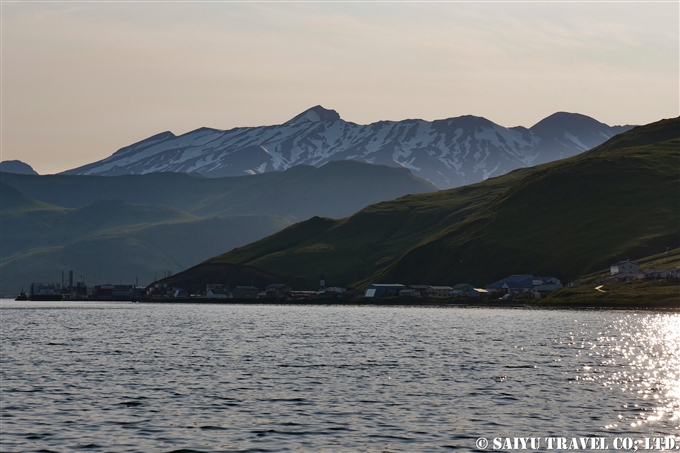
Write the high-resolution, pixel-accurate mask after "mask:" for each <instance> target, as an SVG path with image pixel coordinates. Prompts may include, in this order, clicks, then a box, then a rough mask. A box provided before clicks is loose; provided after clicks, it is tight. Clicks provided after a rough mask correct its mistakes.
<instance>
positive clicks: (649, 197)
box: [382, 139, 680, 285]
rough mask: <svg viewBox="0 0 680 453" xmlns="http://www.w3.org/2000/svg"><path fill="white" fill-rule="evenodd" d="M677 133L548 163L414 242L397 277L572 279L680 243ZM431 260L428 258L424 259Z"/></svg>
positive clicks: (393, 274) (393, 271)
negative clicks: (661, 140) (643, 143)
mask: <svg viewBox="0 0 680 453" xmlns="http://www.w3.org/2000/svg"><path fill="white" fill-rule="evenodd" d="M679 158H680V140H678V139H676V140H672V141H668V142H664V143H662V144H656V145H647V146H642V147H636V148H624V149H614V150H606V151H604V152H600V153H594V154H590V155H589V156H584V157H583V158H578V159H569V160H566V161H563V162H561V163H560V164H559V165H551V166H548V167H547V168H545V169H542V170H541V171H539V172H536V173H535V174H533V175H530V176H528V177H527V178H525V179H524V180H522V181H521V182H520V183H519V184H517V185H516V186H515V187H513V188H512V189H511V190H509V191H508V192H507V193H505V194H504V195H503V196H501V197H499V198H498V199H497V200H495V201H494V202H493V203H490V204H489V205H488V206H486V207H485V208H483V209H481V210H480V211H479V212H477V213H476V214H475V215H474V216H472V217H471V218H469V219H468V220H467V221H466V222H463V223H461V224H459V225H454V226H452V227H450V228H448V229H446V230H444V231H443V232H442V233H440V234H439V235H437V236H436V237H433V238H432V239H431V240H429V241H427V242H426V243H424V244H421V245H420V246H419V247H416V248H414V249H412V250H411V251H409V253H407V254H406V256H404V257H403V258H402V259H401V260H400V261H399V262H398V263H396V264H395V265H394V266H393V267H392V268H390V269H389V270H388V271H387V272H385V274H384V276H382V278H383V279H386V280H397V281H412V280H413V279H415V280H419V281H437V280H438V279H442V278H445V277H446V276H448V279H449V281H451V280H455V281H470V282H471V283H474V284H477V285H484V284H487V283H490V282H492V281H494V280H497V279H500V278H502V277H504V276H507V275H510V274H515V273H532V274H535V275H555V276H558V277H560V278H562V279H566V280H568V279H573V278H576V277H578V276H579V275H582V274H584V273H588V272H593V271H595V270H596V269H599V268H602V267H605V266H607V265H608V264H609V263H610V262H614V261H618V260H620V259H626V258H632V259H635V258H639V257H641V256H646V255H649V254H651V253H654V252H659V251H661V250H665V246H666V245H669V246H673V247H676V246H678V245H680V244H678V243H679V242H680V199H678V197H677V194H678V193H680V167H679V166H678V163H679ZM428 262H430V263H433V264H430V265H427V266H425V265H424V264H425V263H428Z"/></svg>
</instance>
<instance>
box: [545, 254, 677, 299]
mask: <svg viewBox="0 0 680 453" xmlns="http://www.w3.org/2000/svg"><path fill="white" fill-rule="evenodd" d="M636 262H637V263H638V264H639V265H640V268H641V269H651V268H669V267H676V266H680V248H677V249H675V250H669V252H668V253H666V252H664V253H658V254H655V255H652V256H647V257H644V258H642V259H639V260H636ZM609 275H610V273H609V269H601V270H599V271H598V272H594V273H592V274H589V275H585V276H583V277H581V278H580V285H579V286H577V287H573V288H562V289H561V290H558V291H555V292H554V293H552V294H550V296H548V297H547V298H545V299H542V300H541V301H540V304H541V305H547V306H550V305H560V306H593V305H598V306H607V305H611V306H631V307H644V306H657V307H664V306H673V307H677V306H678V305H680V284H679V283H678V281H677V280H676V281H673V280H642V281H632V282H626V283H623V282H622V283H614V284H610V285H605V286H603V287H601V288H600V289H602V290H603V291H604V292H601V291H598V290H596V289H595V288H596V287H599V286H600V280H601V279H603V278H605V277H608V276H609Z"/></svg>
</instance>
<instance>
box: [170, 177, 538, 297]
mask: <svg viewBox="0 0 680 453" xmlns="http://www.w3.org/2000/svg"><path fill="white" fill-rule="evenodd" d="M534 171H535V169H520V170H516V171H514V172H512V173H510V174H508V175H506V176H505V177H504V178H502V179H501V178H493V179H489V180H487V181H484V182H482V183H479V184H474V185H471V186H467V187H461V188H457V189H452V190H447V191H440V192H436V193H432V194H420V195H407V196H404V197H401V198H398V199H396V200H393V201H387V202H382V203H377V204H375V205H371V206H369V207H367V208H365V209H363V210H361V211H360V212H358V213H357V214H355V215H353V216H352V217H349V218H346V219H341V220H331V219H323V218H318V217H316V218H313V219H310V220H308V221H306V222H301V223H299V224H296V225H293V226H291V227H288V228H287V229H285V230H283V231H281V232H279V233H277V234H275V235H272V236H270V237H268V238H265V239H262V240H261V241H258V242H255V243H252V244H249V245H247V246H245V247H240V248H238V249H236V250H233V251H231V252H228V253H226V254H223V255H219V256H216V257H215V258H212V259H211V260H209V261H208V262H206V263H204V264H201V265H198V266H195V267H193V268H191V269H187V271H185V272H183V273H181V274H178V275H175V276H173V278H171V279H168V280H167V282H168V283H172V284H176V285H178V286H183V287H184V286H185V287H189V288H193V287H196V288H199V287H201V286H203V285H205V283H215V282H214V281H211V282H208V280H207V279H208V278H211V279H215V278H216V277H217V274H216V270H215V269H216V268H217V267H218V266H220V265H222V266H224V273H223V276H222V278H223V281H224V282H225V283H230V284H232V285H234V284H245V283H248V284H249V281H250V279H251V274H250V273H247V272H246V273H234V272H232V267H233V266H236V267H242V266H251V267H254V268H257V269H259V270H261V271H264V272H266V273H268V274H273V275H276V276H277V277H276V278H274V280H276V279H280V280H283V281H285V282H288V283H289V284H293V285H295V286H296V287H299V288H310V289H312V288H314V287H315V286H316V285H318V281H319V277H320V275H321V272H322V271H323V272H324V275H325V277H326V280H327V281H328V282H329V283H346V282H355V281H358V280H360V279H362V278H365V277H366V276H368V275H371V274H373V273H375V272H378V271H380V270H382V269H384V268H385V267H387V266H389V265H390V264H392V263H393V262H395V261H396V260H397V259H398V258H399V257H400V256H401V255H402V254H403V253H404V251H406V250H408V249H409V248H411V247H413V246H414V245H416V244H418V243H419V242H420V241H422V240H424V239H425V238H427V237H428V236H430V235H432V234H435V233H436V232H437V231H440V230H441V229H442V228H444V227H445V226H446V225H450V224H452V223H456V222H459V221H461V219H464V218H465V217H466V216H468V215H470V214H471V213H473V212H475V211H476V210H477V209H479V208H480V207H481V206H484V205H485V204H486V203H488V202H489V201H490V200H493V199H494V198H495V197H497V196H499V195H500V194H501V193H503V192H504V191H506V190H508V189H509V188H510V187H511V186H512V184H513V183H516V182H517V181H519V180H521V179H522V178H523V177H524V176H526V175H528V174H530V173H532V172H534ZM206 272H207V274H206ZM239 278H242V279H243V280H238V279H239ZM230 279H231V280H230ZM256 280H257V278H256ZM258 281H262V283H271V281H267V280H266V279H260V280H258Z"/></svg>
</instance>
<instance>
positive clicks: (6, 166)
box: [0, 160, 38, 175]
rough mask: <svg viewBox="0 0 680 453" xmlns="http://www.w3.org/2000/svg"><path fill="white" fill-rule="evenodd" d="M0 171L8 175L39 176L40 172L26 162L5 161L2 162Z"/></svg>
mask: <svg viewBox="0 0 680 453" xmlns="http://www.w3.org/2000/svg"><path fill="white" fill-rule="evenodd" d="M0 171H4V172H7V173H19V174H22V175H37V174H38V172H36V171H35V170H33V167H31V166H30V165H28V164H27V163H26V162H22V161H20V160H3V161H2V162H0Z"/></svg>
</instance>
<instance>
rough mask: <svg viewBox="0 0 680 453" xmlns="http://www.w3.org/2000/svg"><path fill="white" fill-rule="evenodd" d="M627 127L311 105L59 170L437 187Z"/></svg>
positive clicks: (566, 150) (560, 154) (558, 153)
mask: <svg viewBox="0 0 680 453" xmlns="http://www.w3.org/2000/svg"><path fill="white" fill-rule="evenodd" d="M631 127H632V126H608V125H606V124H603V123H600V122H599V121H596V120H594V119H593V118H590V117H588V116H584V115H579V114H576V113H565V112H559V113H555V114H553V115H551V116H549V117H547V118H545V119H543V120H542V121H540V122H538V123H537V124H535V125H534V126H532V127H530V128H528V129H527V128H525V127H521V126H517V127H511V128H506V127H503V126H499V125H498V124H495V123H493V122H491V121H489V120H487V119H485V118H481V117H476V116H470V115H467V116H461V117H457V118H448V119H443V120H437V121H424V120H418V119H408V120H403V121H380V122H377V123H373V124H368V125H358V124H355V123H350V122H347V121H344V120H342V119H341V118H340V115H338V113H337V112H336V111H335V110H327V109H324V108H323V107H321V106H316V107H313V108H311V109H309V110H307V111H305V112H302V113H301V114H299V115H297V116H296V117H294V118H292V119H291V120H289V121H287V122H285V123H283V124H281V125H275V126H261V127H240V128H236V129H231V130H226V131H224V130H217V129H210V128H200V129H197V130H195V131H192V132H188V133H186V134H183V135H180V136H176V135H174V134H173V133H172V132H163V133H160V134H157V135H154V136H152V137H149V138H147V139H146V140H142V141H141V142H138V143H135V144H132V145H130V146H127V147H125V148H122V149H120V150H118V151H117V152H116V153H114V154H113V155H111V156H110V157H107V158H106V159H103V160H101V161H98V162H94V163H91V164H88V165H85V166H82V167H79V168H75V169H73V170H69V171H66V172H64V173H65V174H71V175H75V174H79V175H107V176H118V175H125V174H145V173H149V172H181V173H199V174H201V175H204V176H209V177H219V176H241V175H244V174H259V173H263V172H268V171H273V170H286V169H289V168H291V167H294V166H297V165H313V166H317V167H318V166H321V165H324V164H326V163H328V162H331V161H344V160H355V161H360V162H367V163H373V164H381V165H388V166H391V167H399V168H408V169H409V170H411V171H412V172H413V173H414V174H415V175H417V176H419V177H421V178H423V179H426V180H428V181H430V182H431V183H432V184H434V185H435V186H437V187H438V188H440V189H449V188H452V187H458V186H463V185H466V184H472V183H476V182H480V181H482V180H484V179H486V178H488V177H491V176H499V175H502V174H505V173H508V172H510V171H512V170H515V169H517V168H522V167H528V166H531V165H537V164H541V163H545V162H551V161H554V160H557V159H563V158H566V157H570V156H574V155H576V154H579V153H582V152H583V151H586V150H588V149H590V148H592V147H594V146H597V145H599V144H601V143H602V142H604V141H605V140H607V139H609V138H611V137H612V136H614V135H615V134H618V133H620V132H624V131H626V130H628V129H630V128H631Z"/></svg>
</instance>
